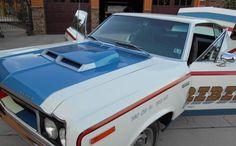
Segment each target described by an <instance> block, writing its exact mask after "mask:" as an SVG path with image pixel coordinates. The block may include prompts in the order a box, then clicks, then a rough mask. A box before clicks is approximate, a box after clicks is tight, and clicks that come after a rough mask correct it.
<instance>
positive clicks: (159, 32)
mask: <svg viewBox="0 0 236 146" xmlns="http://www.w3.org/2000/svg"><path fill="white" fill-rule="evenodd" d="M188 28H189V24H187V23H181V22H175V21H169V20H159V19H151V18H143V17H133V16H120V15H113V16H111V17H110V18H109V19H108V20H107V21H106V22H104V24H103V25H101V26H100V27H99V28H98V29H97V30H96V31H95V32H93V33H92V34H91V35H92V36H93V37H95V38H96V39H97V40H100V41H104V42H107V43H112V44H117V42H119V43H126V44H132V45H134V46H137V47H140V48H142V49H143V50H145V51H146V52H149V53H152V54H156V55H161V56H165V57H170V58H175V59H181V56H182V53H183V51H184V46H185V41H186V37H187V32H188Z"/></svg>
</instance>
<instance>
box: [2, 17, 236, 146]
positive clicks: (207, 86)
mask: <svg viewBox="0 0 236 146" xmlns="http://www.w3.org/2000/svg"><path fill="white" fill-rule="evenodd" d="M78 15H79V14H78ZM80 26H82V25H80ZM81 34H82V33H81ZM232 35H234V34H232ZM227 39H230V36H229V35H228V33H227V32H226V31H225V30H224V29H222V28H221V27H220V26H219V25H217V24H215V23H212V22H210V21H207V20H202V19H196V18H194V19H193V18H188V17H180V16H178V17H177V16H171V15H159V14H158V15H156V14H135V13H132V14H129V13H121V14H115V15H113V16H111V17H110V18H108V19H107V20H106V21H105V22H104V23H103V24H102V25H100V26H99V27H98V28H97V29H96V30H95V31H94V32H92V33H91V34H90V35H88V36H86V39H85V40H84V41H82V42H81V43H78V42H76V41H73V42H66V43H62V44H55V45H50V46H39V47H31V48H21V49H16V50H13V51H12V50H9V51H3V52H1V53H0V82H1V84H0V87H1V90H0V99H1V102H0V113H1V114H0V115H1V118H2V119H3V120H4V121H5V122H6V123H8V124H9V125H11V126H12V127H13V128H14V129H16V130H17V131H18V132H19V133H20V134H21V135H22V136H23V137H24V138H25V139H26V140H28V141H30V142H32V143H33V144H36V145H47V146H48V145H49V146H51V145H56V146H111V145H115V146H155V145H156V143H157V138H158V135H159V131H160V127H163V126H160V123H161V125H164V126H168V124H169V123H170V122H171V121H172V120H174V119H175V118H176V117H178V116H179V115H180V114H181V113H183V111H184V108H185V106H186V103H187V106H188V108H189V109H192V110H194V108H193V106H195V105H196V104H199V103H202V102H204V103H205V104H200V105H202V109H204V110H206V109H207V110H208V109H211V105H213V104H211V103H216V102H219V104H217V105H218V107H219V108H222V107H224V106H223V105H224V103H225V102H229V103H230V104H229V106H228V107H227V108H225V107H224V108H225V109H224V110H230V109H234V108H235V107H236V103H235V101H236V99H235V90H236V89H235V87H236V85H235V83H236V64H235V63H234V61H235V59H236V56H235V54H231V53H228V51H229V50H228V47H226V44H227V42H226V41H227ZM189 89H190V90H189ZM221 103H222V104H221ZM191 106H192V107H191ZM164 128H166V127H164Z"/></svg>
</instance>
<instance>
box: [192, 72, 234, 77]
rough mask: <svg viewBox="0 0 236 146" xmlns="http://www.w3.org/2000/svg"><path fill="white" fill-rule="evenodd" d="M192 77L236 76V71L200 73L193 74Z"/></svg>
mask: <svg viewBox="0 0 236 146" xmlns="http://www.w3.org/2000/svg"><path fill="white" fill-rule="evenodd" d="M191 75H192V76H225V75H236V71H205V72H204V71H199V72H197V71H196V72H191Z"/></svg>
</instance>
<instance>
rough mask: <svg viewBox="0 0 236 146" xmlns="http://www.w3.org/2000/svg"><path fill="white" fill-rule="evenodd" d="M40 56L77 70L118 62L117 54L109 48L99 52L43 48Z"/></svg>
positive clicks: (86, 69)
mask: <svg viewBox="0 0 236 146" xmlns="http://www.w3.org/2000/svg"><path fill="white" fill-rule="evenodd" d="M42 56H44V57H45V58H47V59H49V60H51V61H55V62H56V63H58V64H60V65H62V66H65V67H67V68H70V69H73V70H75V71H78V72H83V71H88V70H92V69H96V68H99V67H103V66H107V65H110V64H113V63H117V62H119V54H118V53H117V52H116V51H111V50H108V51H99V52H92V51H87V50H86V51H84V50H81V51H74V52H69V53H57V52H54V51H50V50H45V51H44V52H43V53H42Z"/></svg>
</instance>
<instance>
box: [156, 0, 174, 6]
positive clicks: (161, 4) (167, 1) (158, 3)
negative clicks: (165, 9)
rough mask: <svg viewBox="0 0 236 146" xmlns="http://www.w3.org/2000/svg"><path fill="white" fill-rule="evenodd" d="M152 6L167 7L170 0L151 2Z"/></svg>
mask: <svg viewBox="0 0 236 146" xmlns="http://www.w3.org/2000/svg"><path fill="white" fill-rule="evenodd" d="M153 5H160V6H169V5H170V0H153Z"/></svg>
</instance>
